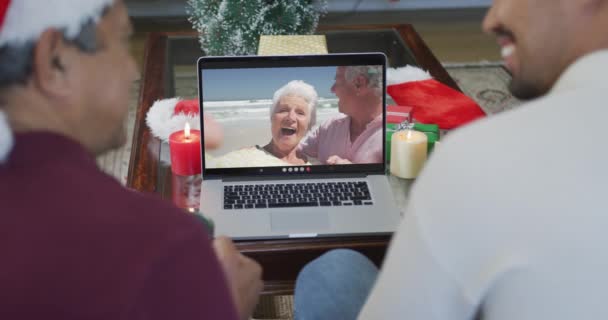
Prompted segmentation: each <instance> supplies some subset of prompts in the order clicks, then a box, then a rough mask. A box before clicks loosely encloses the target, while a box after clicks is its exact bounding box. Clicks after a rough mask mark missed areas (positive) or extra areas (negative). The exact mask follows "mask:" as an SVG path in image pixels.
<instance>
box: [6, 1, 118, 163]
mask: <svg viewBox="0 0 608 320" xmlns="http://www.w3.org/2000/svg"><path fill="white" fill-rule="evenodd" d="M114 1H115V0H0V48H1V47H4V46H6V45H23V44H26V43H28V42H33V41H36V40H37V39H38V37H40V35H41V34H42V32H44V31H45V30H47V29H49V28H56V29H58V30H62V31H63V32H64V33H65V35H66V37H67V38H73V37H76V36H77V35H78V32H79V31H80V29H81V27H82V25H83V24H84V23H86V22H88V21H90V20H91V19H92V20H93V21H94V22H97V21H98V20H99V19H100V18H101V15H102V13H103V11H104V9H105V8H106V7H109V6H111V5H112V4H113V3H114ZM12 146H13V137H12V131H11V129H10V127H9V125H8V121H7V120H6V115H5V114H4V113H3V112H2V111H0V163H2V162H4V161H6V159H7V158H8V156H9V153H10V151H11V149H12Z"/></svg>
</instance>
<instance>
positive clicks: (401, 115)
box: [386, 105, 412, 124]
mask: <svg viewBox="0 0 608 320" xmlns="http://www.w3.org/2000/svg"><path fill="white" fill-rule="evenodd" d="M405 121H407V122H412V107H406V106H395V105H391V106H387V107H386V122H387V123H394V124H399V123H402V122H405Z"/></svg>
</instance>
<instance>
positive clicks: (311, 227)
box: [270, 209, 329, 233]
mask: <svg viewBox="0 0 608 320" xmlns="http://www.w3.org/2000/svg"><path fill="white" fill-rule="evenodd" d="M270 221H271V223H270V225H271V229H272V231H279V232H280V231H286V232H293V231H297V232H305V231H306V232H315V233H317V232H319V231H323V230H327V229H329V216H328V215H327V212H324V211H321V212H319V211H317V210H315V211H314V212H311V211H310V210H306V209H295V210H294V209H291V210H289V211H288V212H273V213H272V214H271V217H270Z"/></svg>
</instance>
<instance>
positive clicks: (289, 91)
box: [270, 80, 319, 130]
mask: <svg viewBox="0 0 608 320" xmlns="http://www.w3.org/2000/svg"><path fill="white" fill-rule="evenodd" d="M286 96H297V97H301V98H303V99H304V101H306V103H307V104H308V111H309V112H310V123H309V124H308V130H310V128H312V127H313V126H314V125H315V123H316V122H317V103H318V102H319V95H318V94H317V90H315V88H314V87H313V86H311V85H309V84H308V83H306V82H304V81H302V80H292V81H289V82H288V83H287V84H286V85H284V86H282V87H281V88H280V89H279V90H277V91H275V93H274V96H273V98H272V106H271V107H270V117H271V118H272V115H273V114H274V113H275V111H276V109H277V106H278V104H279V101H280V100H281V98H283V97H286Z"/></svg>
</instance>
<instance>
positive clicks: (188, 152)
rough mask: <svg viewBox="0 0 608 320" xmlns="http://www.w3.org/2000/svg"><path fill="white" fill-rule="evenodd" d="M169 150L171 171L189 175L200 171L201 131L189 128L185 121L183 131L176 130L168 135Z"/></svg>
mask: <svg viewBox="0 0 608 320" xmlns="http://www.w3.org/2000/svg"><path fill="white" fill-rule="evenodd" d="M169 149H170V151H171V171H173V173H175V174H178V175H182V176H190V175H195V174H199V173H201V171H202V170H201V132H200V131H199V130H190V125H189V124H188V123H186V126H185V128H184V130H183V131H177V132H174V133H172V134H171V136H169Z"/></svg>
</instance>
